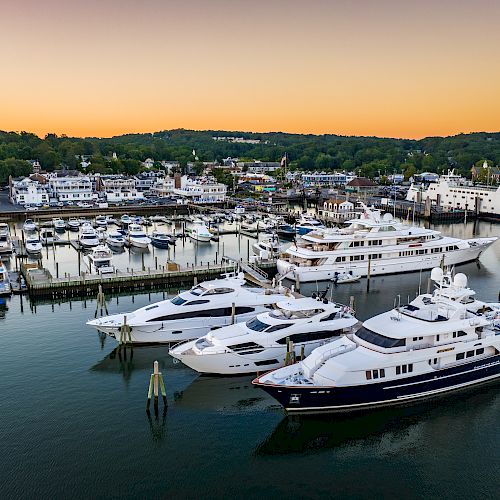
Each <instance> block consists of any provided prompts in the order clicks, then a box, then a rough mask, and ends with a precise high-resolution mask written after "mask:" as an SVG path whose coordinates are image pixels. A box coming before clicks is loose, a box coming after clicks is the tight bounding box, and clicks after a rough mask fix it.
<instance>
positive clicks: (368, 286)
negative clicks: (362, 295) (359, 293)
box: [366, 254, 372, 292]
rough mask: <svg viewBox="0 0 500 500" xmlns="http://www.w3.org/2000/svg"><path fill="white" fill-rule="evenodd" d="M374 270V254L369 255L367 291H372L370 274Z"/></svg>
mask: <svg viewBox="0 0 500 500" xmlns="http://www.w3.org/2000/svg"><path fill="white" fill-rule="evenodd" d="M371 271H372V256H371V255H370V254H369V255H368V272H367V274H366V291H367V292H369V291H370V275H371Z"/></svg>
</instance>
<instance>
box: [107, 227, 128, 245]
mask: <svg viewBox="0 0 500 500" xmlns="http://www.w3.org/2000/svg"><path fill="white" fill-rule="evenodd" d="M106 243H107V244H108V245H109V246H110V247H113V248H122V247H123V246H125V238H124V237H123V234H121V233H119V232H118V231H112V232H109V233H108V234H107V236H106Z"/></svg>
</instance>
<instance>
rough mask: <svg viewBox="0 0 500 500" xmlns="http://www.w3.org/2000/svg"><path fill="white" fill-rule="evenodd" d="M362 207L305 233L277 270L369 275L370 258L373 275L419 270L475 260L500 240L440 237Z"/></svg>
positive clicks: (318, 275)
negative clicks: (342, 224)
mask: <svg viewBox="0 0 500 500" xmlns="http://www.w3.org/2000/svg"><path fill="white" fill-rule="evenodd" d="M363 208H364V212H363V213H362V214H361V217H360V218H359V219H353V220H350V221H347V222H346V224H347V227H346V228H342V229H338V228H332V229H326V230H324V231H312V232H310V233H308V234H305V235H303V236H302V237H301V238H300V239H299V240H297V241H296V242H295V243H294V244H293V245H292V246H291V247H289V248H288V249H287V250H286V252H285V254H286V255H287V256H286V257H284V258H280V259H278V261H277V267H278V272H279V273H280V274H281V275H282V276H285V275H286V276H287V277H289V278H292V279H293V278H295V279H298V280H299V281H300V282H307V281H320V280H328V279H331V278H333V277H334V276H335V273H346V272H349V271H352V272H353V273H354V274H358V275H361V276H366V275H367V274H368V263H369V262H370V273H371V275H372V276H374V275H379V274H391V273H402V272H408V271H419V270H421V269H422V270H423V269H432V268H433V267H435V266H439V265H440V264H442V262H441V261H442V259H443V258H444V259H445V265H455V264H463V263H464V262H469V261H473V260H476V259H477V258H478V257H479V256H480V255H481V253H482V252H484V250H486V248H488V246H489V245H491V244H492V243H493V242H494V241H496V240H497V238H496V237H491V238H474V239H467V240H462V239H459V238H452V237H449V236H442V235H441V233H440V232H439V231H434V230H432V229H425V228H423V227H417V226H410V225H407V224H404V223H402V222H400V221H398V220H397V219H394V218H393V217H392V215H391V214H389V213H385V214H383V215H382V214H381V212H380V211H379V210H373V209H370V208H368V207H366V206H364V205H363Z"/></svg>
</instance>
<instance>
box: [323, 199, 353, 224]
mask: <svg viewBox="0 0 500 500" xmlns="http://www.w3.org/2000/svg"><path fill="white" fill-rule="evenodd" d="M356 214H357V212H356V211H355V210H354V203H352V202H351V201H348V200H338V199H335V198H331V199H329V200H325V201H324V202H323V209H320V210H319V215H320V217H327V218H329V219H334V220H337V221H340V220H346V219H352V218H354V217H356Z"/></svg>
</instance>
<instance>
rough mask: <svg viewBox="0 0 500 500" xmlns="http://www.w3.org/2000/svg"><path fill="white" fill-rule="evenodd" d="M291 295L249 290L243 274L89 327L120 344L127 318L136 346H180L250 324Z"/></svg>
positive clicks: (117, 315)
mask: <svg viewBox="0 0 500 500" xmlns="http://www.w3.org/2000/svg"><path fill="white" fill-rule="evenodd" d="M288 292H289V291H288V290H287V289H285V288H281V287H280V288H276V289H263V288H250V287H246V286H245V280H244V279H243V274H241V275H238V276H226V277H224V278H221V279H217V280H211V281H205V282H203V283H200V284H199V285H197V286H194V287H193V288H191V290H188V291H186V292H182V293H180V294H179V295H177V296H175V297H174V298H173V299H169V300H163V301H161V302H157V303H155V304H151V305H148V306H146V307H142V308H140V309H137V310H136V311H134V312H130V313H125V314H123V313H120V314H115V315H112V316H107V317H104V318H99V319H95V320H92V321H89V322H88V323H87V325H90V326H93V327H94V328H97V329H98V330H100V331H102V332H104V333H106V334H108V335H109V336H111V337H114V338H115V339H117V340H119V339H120V328H121V327H122V326H123V324H124V321H125V317H126V318H127V324H128V325H129V326H130V327H131V329H132V330H131V336H132V342H134V343H162V342H179V341H181V340H187V339H195V338H199V337H201V336H203V335H205V334H207V333H208V332H210V331H211V330H214V329H217V328H220V327H222V326H225V325H230V324H231V323H232V322H233V321H234V322H235V323H239V322H241V321H247V320H248V319H250V318H252V317H254V316H255V314H258V313H261V312H263V311H265V310H266V307H269V306H271V305H272V304H275V303H276V302H279V301H282V300H285V299H286V298H287V296H286V293H288ZM232 304H234V315H233V307H232Z"/></svg>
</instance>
